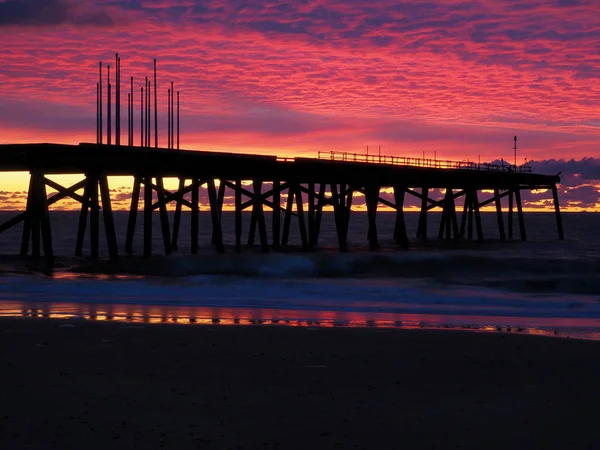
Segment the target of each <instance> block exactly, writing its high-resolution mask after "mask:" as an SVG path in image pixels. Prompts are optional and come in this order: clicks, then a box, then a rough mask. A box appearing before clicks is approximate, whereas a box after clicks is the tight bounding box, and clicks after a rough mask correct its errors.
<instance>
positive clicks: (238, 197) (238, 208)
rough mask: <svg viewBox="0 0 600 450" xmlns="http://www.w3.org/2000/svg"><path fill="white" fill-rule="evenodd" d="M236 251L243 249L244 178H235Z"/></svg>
mask: <svg viewBox="0 0 600 450" xmlns="http://www.w3.org/2000/svg"><path fill="white" fill-rule="evenodd" d="M235 251H236V252H241V251H242V180H240V179H237V180H235Z"/></svg>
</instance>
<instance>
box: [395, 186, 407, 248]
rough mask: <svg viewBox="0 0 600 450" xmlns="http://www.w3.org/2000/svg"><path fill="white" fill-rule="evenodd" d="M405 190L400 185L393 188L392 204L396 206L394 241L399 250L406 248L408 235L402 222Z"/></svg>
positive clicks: (403, 221) (404, 223)
mask: <svg viewBox="0 0 600 450" xmlns="http://www.w3.org/2000/svg"><path fill="white" fill-rule="evenodd" d="M405 194H406V188H405V187H404V186H402V185H395V186H394V203H395V204H396V223H395V224H394V239H395V240H396V244H398V245H399V246H400V247H401V248H403V249H407V248H408V234H407V233H406V222H405V220H404V196H405Z"/></svg>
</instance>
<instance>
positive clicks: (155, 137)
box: [154, 58, 158, 148]
mask: <svg viewBox="0 0 600 450" xmlns="http://www.w3.org/2000/svg"><path fill="white" fill-rule="evenodd" d="M157 101H158V100H157V90H156V58H155V59H154V147H155V148H158V103H157Z"/></svg>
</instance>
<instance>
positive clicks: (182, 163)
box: [0, 144, 563, 264]
mask: <svg viewBox="0 0 600 450" xmlns="http://www.w3.org/2000/svg"><path fill="white" fill-rule="evenodd" d="M321 156H322V157H321V158H286V159H281V158H277V157H275V156H260V155H247V154H233V153H217V152H205V151H186V150H174V149H161V148H148V147H130V146H116V145H102V144H81V145H58V144H20V145H0V172H8V171H28V172H30V174H31V177H30V184H29V191H28V199H27V205H26V208H25V211H23V212H22V213H20V214H18V215H16V216H15V217H13V218H12V219H10V220H8V221H6V222H5V223H3V224H0V232H3V231H5V230H7V229H9V228H11V227H14V226H16V225H18V224H23V233H22V238H21V248H20V253H21V255H27V254H29V253H30V251H31V254H32V255H33V256H34V257H40V256H41V255H44V258H45V260H46V262H47V263H49V264H51V263H52V261H53V258H54V249H53V245H52V231H51V227H50V220H49V214H50V213H49V209H48V207H49V206H51V205H54V204H56V203H57V202H59V201H60V200H62V199H65V198H70V199H73V200H76V201H77V202H79V203H80V204H81V212H80V216H79V224H78V232H77V235H76V236H74V237H73V241H74V242H73V248H74V252H75V254H76V255H82V254H83V251H84V247H85V245H84V238H85V234H86V232H87V231H88V222H89V236H90V244H89V254H90V255H91V256H92V257H98V256H99V254H100V248H99V242H100V240H99V235H100V229H101V226H100V225H101V224H100V212H102V216H103V222H104V223H103V225H104V227H103V228H104V232H105V233H106V242H107V247H108V254H109V256H110V258H111V259H112V260H116V259H117V258H118V256H119V253H120V250H119V249H120V243H119V242H121V243H122V244H124V246H123V248H124V250H125V252H127V253H131V252H132V251H133V240H134V237H135V233H136V224H137V216H138V207H139V206H140V198H141V199H142V205H143V206H142V208H143V211H142V216H143V231H142V238H143V254H144V255H145V256H150V255H151V254H152V253H153V252H156V250H157V249H153V248H152V233H153V230H152V216H153V212H154V211H156V210H158V211H159V213H160V233H161V235H162V244H163V251H164V253H165V254H167V255H168V254H170V253H171V252H172V251H174V250H175V249H177V243H178V237H179V233H180V224H181V214H182V210H183V208H187V209H189V210H190V212H191V221H190V227H189V230H188V232H189V233H190V243H191V248H190V249H189V250H190V251H191V252H192V253H196V252H197V251H198V246H199V243H198V234H199V227H200V226H201V224H200V223H199V211H200V201H199V199H200V195H201V192H202V193H203V194H202V195H203V196H205V197H206V198H207V200H208V201H207V203H208V206H207V208H208V211H210V216H211V219H210V223H209V224H204V226H208V227H210V229H211V230H212V244H214V246H215V248H216V250H217V251H218V252H223V251H225V246H224V244H223V229H222V226H221V218H222V211H223V204H224V202H225V199H226V198H231V199H232V200H231V202H232V203H233V206H234V209H235V250H236V251H241V249H242V225H243V224H242V212H243V211H245V210H250V211H251V217H250V223H249V224H247V233H248V234H247V244H249V245H253V244H254V242H255V240H256V238H258V242H259V244H260V247H261V248H262V250H263V251H268V250H269V249H270V248H272V249H275V250H279V249H282V248H284V247H285V246H286V245H288V241H289V237H290V227H291V226H292V223H295V224H296V225H297V227H298V230H299V236H300V241H301V242H300V244H301V246H302V248H303V249H304V250H310V249H312V248H315V247H317V246H318V244H319V236H320V233H321V221H322V216H323V210H324V208H332V209H333V211H334V218H335V231H336V235H337V241H338V245H339V249H340V250H341V251H345V250H347V249H348V244H347V237H348V228H349V226H351V207H352V203H353V197H354V196H356V195H361V196H364V198H365V202H366V207H367V216H368V224H367V229H365V230H364V235H365V236H366V238H367V241H368V243H369V246H370V248H371V249H377V248H379V236H378V231H377V209H378V206H379V205H385V206H386V207H388V208H391V209H392V210H394V211H395V214H396V221H395V227H394V236H393V238H394V239H395V243H396V245H397V247H398V248H399V249H403V248H407V247H408V246H409V233H408V230H407V226H406V222H405V219H404V201H405V197H406V196H407V195H410V196H413V197H416V198H417V199H419V202H420V205H421V206H420V214H419V221H418V225H417V230H416V233H415V235H416V237H417V239H419V240H426V239H428V238H430V237H431V233H430V229H429V228H428V217H429V214H428V213H429V212H430V211H434V210H438V211H441V215H440V222H439V224H437V225H438V227H437V231H438V233H437V238H439V239H445V240H453V241H461V240H464V239H467V240H471V239H477V240H483V239H484V230H483V227H482V222H481V217H480V209H481V208H482V207H484V206H486V205H495V208H496V217H497V226H498V232H499V236H500V239H501V240H506V239H512V238H513V222H514V221H515V220H514V216H515V214H516V222H518V230H519V237H520V239H522V240H526V239H527V232H526V226H525V219H524V215H523V207H522V202H521V191H522V190H533V189H548V190H549V191H550V192H551V193H552V199H553V201H554V205H555V211H556V220H557V228H558V236H559V238H562V237H563V231H562V222H561V218H560V209H559V205H558V192H557V187H556V184H557V183H558V181H559V179H558V176H555V175H552V176H550V175H540V174H533V173H531V172H530V170H529V168H528V167H526V166H521V167H516V166H493V165H489V164H481V165H478V164H466V165H465V164H462V163H459V162H456V163H455V162H452V161H437V160H435V161H434V160H411V159H407V158H392V157H385V156H381V157H379V158H378V157H373V155H369V156H365V155H356V154H345V153H344V154H337V153H328V154H326V155H321ZM363 156H365V157H364V158H363ZM56 174H82V180H81V181H79V182H77V183H75V184H73V185H72V186H62V185H60V184H59V183H57V182H55V181H52V180H50V179H49V178H48V176H49V175H56ZM116 175H126V176H132V177H133V179H134V185H133V192H132V194H131V206H130V211H129V221H128V226H127V232H126V236H117V235H116V232H115V225H114V218H113V213H112V207H111V196H110V190H109V186H108V179H107V177H108V176H116ZM165 178H175V179H177V180H179V181H178V188H177V190H175V191H169V190H167V189H166V188H165V186H164V179H165ZM47 187H49V188H51V189H53V190H55V191H56V193H54V194H52V195H51V196H50V197H48V195H47V192H46V189H47ZM384 189H385V190H386V191H387V192H391V197H390V198H384V197H385V196H382V190H384ZM434 189H435V190H441V191H442V192H444V193H445V194H444V196H443V198H442V199H436V198H432V197H431V195H432V191H433V190H434ZM486 195H487V196H488V198H484V197H485V196H486ZM459 201H460V202H462V204H463V208H462V212H458V211H457V202H459ZM170 203H174V205H175V212H174V216H173V222H172V223H170V220H169V217H168V214H167V205H168V204H170ZM503 203H505V204H504V205H503ZM266 209H272V210H273V214H272V218H271V223H270V224H269V226H268V224H267V220H266V218H265V210H266ZM505 211H507V212H505ZM505 218H506V220H507V223H506V224H505ZM429 220H431V219H429ZM296 225H295V226H296ZM257 235H258V236H257Z"/></svg>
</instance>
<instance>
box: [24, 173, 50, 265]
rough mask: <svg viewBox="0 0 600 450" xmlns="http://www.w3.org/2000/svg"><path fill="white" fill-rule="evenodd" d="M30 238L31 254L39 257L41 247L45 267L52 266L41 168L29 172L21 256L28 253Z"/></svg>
mask: <svg viewBox="0 0 600 450" xmlns="http://www.w3.org/2000/svg"><path fill="white" fill-rule="evenodd" d="M30 238H31V255H32V256H33V257H34V258H35V259H39V258H40V257H41V250H42V248H43V252H44V262H45V263H46V266H47V267H52V266H53V264H54V250H53V248H52V231H51V227H50V215H49V212H48V198H47V194H46V183H45V181H44V173H43V172H42V171H41V170H32V171H31V172H30V181H29V191H28V193H27V209H26V211H25V221H24V224H23V235H22V239H21V255H22V256H25V255H27V253H28V250H29V240H30ZM40 238H41V239H40ZM40 244H41V245H40Z"/></svg>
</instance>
